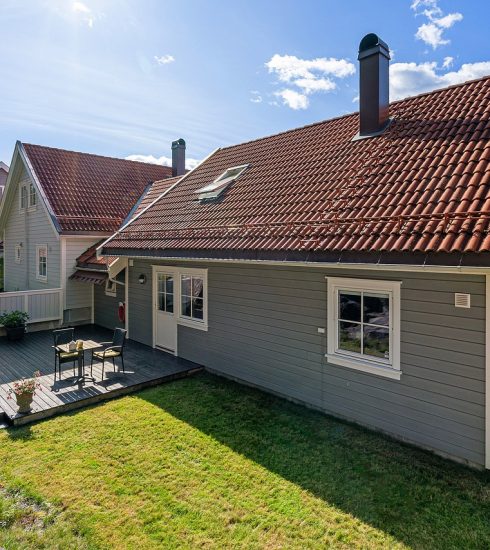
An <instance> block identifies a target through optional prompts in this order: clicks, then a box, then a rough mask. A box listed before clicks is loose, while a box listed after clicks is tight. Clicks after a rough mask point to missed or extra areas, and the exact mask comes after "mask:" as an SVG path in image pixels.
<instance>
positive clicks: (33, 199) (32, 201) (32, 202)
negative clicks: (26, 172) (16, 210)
mask: <svg viewBox="0 0 490 550" xmlns="http://www.w3.org/2000/svg"><path fill="white" fill-rule="evenodd" d="M36 205H37V194H36V188H35V187H34V185H33V184H32V183H31V184H30V185H29V208H35V207H36Z"/></svg>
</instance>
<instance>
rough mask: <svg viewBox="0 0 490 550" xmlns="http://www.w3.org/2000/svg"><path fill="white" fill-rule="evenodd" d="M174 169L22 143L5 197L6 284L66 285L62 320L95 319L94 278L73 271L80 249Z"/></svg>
mask: <svg viewBox="0 0 490 550" xmlns="http://www.w3.org/2000/svg"><path fill="white" fill-rule="evenodd" d="M184 148H185V144H184ZM172 171H173V169H172V167H167V166H158V165H154V164H148V163H142V162H134V161H129V160H123V159H116V158H109V157H103V156H99V155H92V154H87V153H79V152H74V151H65V150H62V149H55V148H51V147H44V146H40V145H31V144H25V143H21V142H17V144H16V146H15V151H14V155H13V158H12V163H11V169H10V173H9V176H8V178H7V180H6V184H5V192H4V194H3V198H2V200H1V202H0V236H1V237H2V240H3V242H4V249H5V250H4V256H5V257H4V283H5V285H4V287H5V288H4V290H5V291H6V292H19V291H36V290H47V289H60V291H61V292H62V304H61V307H60V310H61V309H62V311H63V313H62V322H63V323H64V324H71V325H73V324H79V323H86V322H91V321H92V319H93V301H94V289H93V285H87V284H81V283H80V282H77V281H76V280H73V279H71V278H70V277H71V275H72V274H73V273H74V271H75V268H76V260H77V258H78V256H80V254H82V253H83V252H84V251H85V250H87V249H88V248H89V247H90V246H92V245H94V244H95V243H97V242H99V241H100V239H101V238H104V237H108V236H109V235H111V234H113V233H114V231H116V230H117V229H118V228H119V227H120V226H121V225H122V224H123V223H124V222H125V220H127V219H129V217H130V216H131V214H132V212H133V211H134V210H136V208H137V206H138V204H139V202H140V199H141V197H142V195H143V196H144V194H145V193H146V192H147V191H148V189H150V188H151V185H152V184H153V182H155V181H158V180H162V179H165V178H169V177H171V176H172ZM111 290H112V289H108V291H109V292H111ZM4 297H5V295H4Z"/></svg>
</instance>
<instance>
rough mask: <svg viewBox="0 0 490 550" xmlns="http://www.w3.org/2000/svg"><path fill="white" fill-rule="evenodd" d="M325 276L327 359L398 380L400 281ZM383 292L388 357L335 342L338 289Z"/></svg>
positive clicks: (399, 374) (337, 363)
mask: <svg viewBox="0 0 490 550" xmlns="http://www.w3.org/2000/svg"><path fill="white" fill-rule="evenodd" d="M326 279H327V296H328V304H327V307H328V311H327V317H328V319H327V353H326V355H325V357H326V358H327V361H328V363H331V364H333V365H338V366H341V367H347V368H351V369H356V370H359V371H362V372H367V373H371V374H377V375H378V376H385V377H387V378H393V379H395V380H400V377H401V374H402V372H401V370H400V287H401V281H379V280H370V279H351V278H345V277H326ZM341 290H343V291H349V290H352V291H357V292H359V291H363V292H382V293H385V294H388V295H389V300H390V325H389V332H390V359H389V360H383V359H378V358H374V357H373V358H372V359H371V358H370V357H368V356H366V355H360V354H357V353H355V352H347V351H345V352H344V351H340V350H338V349H337V342H338V325H339V324H338V311H339V291H341Z"/></svg>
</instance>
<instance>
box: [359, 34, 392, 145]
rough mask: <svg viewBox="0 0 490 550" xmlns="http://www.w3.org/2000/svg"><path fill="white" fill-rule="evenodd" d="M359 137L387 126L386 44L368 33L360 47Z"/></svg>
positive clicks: (388, 60) (387, 83) (387, 56)
mask: <svg viewBox="0 0 490 550" xmlns="http://www.w3.org/2000/svg"><path fill="white" fill-rule="evenodd" d="M357 59H358V60H359V136H360V137H366V136H370V135H377V134H379V133H381V132H382V131H383V130H384V129H385V128H386V126H387V125H388V123H389V118H388V114H389V113H388V110H389V103H390V98H389V87H390V81H389V63H390V51H389V48H388V45H387V44H386V43H385V42H383V41H382V40H381V39H380V38H379V37H378V36H377V35H376V34H374V33H370V34H366V36H365V37H364V38H363V39H362V40H361V43H360V44H359V57H358V58H357Z"/></svg>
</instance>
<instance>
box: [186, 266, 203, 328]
mask: <svg viewBox="0 0 490 550" xmlns="http://www.w3.org/2000/svg"><path fill="white" fill-rule="evenodd" d="M180 317H181V318H182V319H186V320H189V321H194V322H197V323H204V276H203V275H202V274H192V273H181V274H180Z"/></svg>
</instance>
